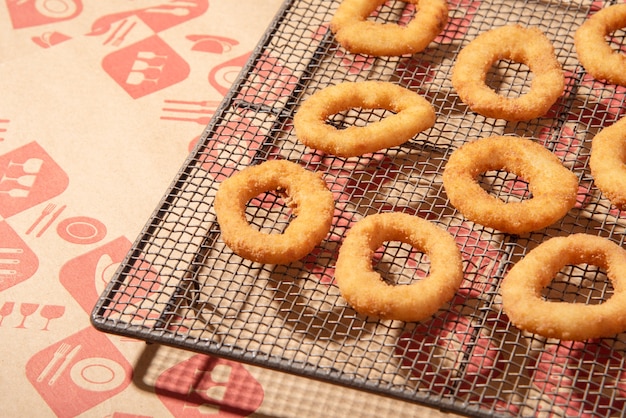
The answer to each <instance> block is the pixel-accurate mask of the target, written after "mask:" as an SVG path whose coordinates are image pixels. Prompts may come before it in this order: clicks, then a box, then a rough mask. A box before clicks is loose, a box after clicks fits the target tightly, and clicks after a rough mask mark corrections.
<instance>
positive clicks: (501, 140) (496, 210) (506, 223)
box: [443, 136, 578, 234]
mask: <svg viewBox="0 0 626 418" xmlns="http://www.w3.org/2000/svg"><path fill="white" fill-rule="evenodd" d="M492 170H504V171H507V172H510V173H513V174H515V175H517V176H518V177H520V178H522V179H523V180H525V181H527V182H528V183H529V186H528V188H529V190H530V192H531V193H532V198H531V199H525V200H522V201H520V202H509V203H505V202H504V201H503V200H501V199H499V198H497V197H495V196H492V195H490V194H489V193H488V192H487V191H486V190H485V189H483V188H482V187H481V186H480V184H479V183H478V181H477V179H478V177H479V176H480V175H481V174H483V173H485V172H487V171H492ZM443 186H444V188H445V190H446V193H447V195H448V198H449V199H450V203H451V204H452V205H453V206H454V207H456V208H457V209H458V210H459V211H460V212H461V213H463V215H465V217H467V218H468V219H470V220H472V221H473V222H477V223H479V224H482V225H484V226H488V227H490V228H494V229H497V230H500V231H502V232H506V233H510V234H523V233H526V232H530V231H535V230H538V229H541V228H544V227H546V226H549V225H551V224H553V223H554V222H556V221H558V220H559V219H561V218H562V217H563V216H565V214H566V213H567V212H568V211H569V210H570V209H571V208H572V207H573V206H574V204H575V203H576V193H577V191H578V178H577V177H576V175H574V173H572V172H571V171H569V170H568V169H567V168H565V167H564V166H563V165H562V164H561V162H560V160H559V159H558V158H557V157H556V156H555V155H554V154H552V153H551V152H550V151H548V150H547V149H546V148H545V147H543V146H541V145H540V144H537V143H535V142H533V141H532V140H530V139H526V138H519V137H512V136H493V137H488V138H483V139H479V140H477V141H474V142H469V143H467V144H465V145H463V146H461V147H460V148H459V149H457V150H456V151H454V152H453V153H452V155H451V156H450V158H449V160H448V163H447V164H446V167H445V169H444V172H443Z"/></svg>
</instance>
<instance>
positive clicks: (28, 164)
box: [8, 158, 43, 174]
mask: <svg viewBox="0 0 626 418" xmlns="http://www.w3.org/2000/svg"><path fill="white" fill-rule="evenodd" d="M42 165H43V160H42V159H40V158H29V159H27V160H26V161H24V162H23V163H16V162H13V161H9V165H8V168H11V167H14V166H21V167H22V171H23V172H24V173H26V174H37V173H39V171H40V170H41V166H42Z"/></svg>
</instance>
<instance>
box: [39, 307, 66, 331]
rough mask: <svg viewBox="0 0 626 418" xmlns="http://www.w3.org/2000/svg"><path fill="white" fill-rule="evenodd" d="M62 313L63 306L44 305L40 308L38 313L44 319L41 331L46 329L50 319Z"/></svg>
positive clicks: (60, 315)
mask: <svg viewBox="0 0 626 418" xmlns="http://www.w3.org/2000/svg"><path fill="white" fill-rule="evenodd" d="M64 313H65V306H61V305H44V307H43V308H41V312H39V315H41V317H42V318H45V319H46V325H45V326H44V327H43V328H42V331H48V325H50V321H51V320H53V319H56V318H60V317H62V316H63V314H64Z"/></svg>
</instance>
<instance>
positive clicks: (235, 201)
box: [214, 160, 334, 264]
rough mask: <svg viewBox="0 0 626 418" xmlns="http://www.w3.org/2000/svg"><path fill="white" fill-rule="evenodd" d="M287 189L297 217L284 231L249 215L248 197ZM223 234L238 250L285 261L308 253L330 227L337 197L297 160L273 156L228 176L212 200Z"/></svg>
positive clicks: (251, 256) (276, 261)
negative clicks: (258, 224) (261, 225)
mask: <svg viewBox="0 0 626 418" xmlns="http://www.w3.org/2000/svg"><path fill="white" fill-rule="evenodd" d="M277 189H280V190H284V192H285V193H286V194H287V196H288V197H289V198H290V201H289V204H290V206H295V209H294V213H296V214H297V216H296V217H295V219H293V220H291V222H290V224H289V226H288V227H287V228H286V229H285V231H284V232H283V233H282V234H267V233H264V232H261V231H259V230H257V229H255V228H253V227H252V226H251V225H250V224H249V223H248V221H247V219H246V205H247V203H248V201H250V199H252V198H253V197H256V196H258V195H259V194H260V193H263V192H267V191H270V190H277ZM214 208H215V213H216V215H217V221H218V223H219V225H220V229H221V233H222V235H221V236H222V239H223V240H224V242H225V243H226V245H228V246H229V247H230V248H231V249H232V250H233V251H234V252H235V253H236V254H238V255H240V256H241V257H244V258H246V259H249V260H252V261H256V262H259V263H267V264H286V263H290V262H292V261H295V260H298V259H300V258H302V257H304V256H305V255H307V254H308V253H309V252H311V250H313V248H314V247H315V246H316V245H318V244H319V243H320V242H321V241H322V240H323V239H324V237H325V236H326V235H327V234H328V232H329V231H330V225H331V222H332V218H333V211H334V200H333V196H332V193H331V192H330V191H329V190H328V188H327V186H326V183H325V182H324V180H323V179H322V178H321V177H320V176H318V175H317V174H316V173H313V172H310V171H307V170H305V169H304V168H303V167H301V166H299V165H298V164H296V163H292V162H289V161H280V160H269V161H266V162H264V163H262V164H260V165H257V166H251V167H247V168H245V169H243V170H241V171H239V172H237V173H235V174H234V175H232V176H231V177H229V178H227V179H226V180H224V181H223V182H222V183H221V184H220V187H219V190H218V191H217V194H216V195H215V203H214Z"/></svg>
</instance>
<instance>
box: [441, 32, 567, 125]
mask: <svg viewBox="0 0 626 418" xmlns="http://www.w3.org/2000/svg"><path fill="white" fill-rule="evenodd" d="M501 59H508V60H512V61H515V62H520V63H523V64H525V65H527V66H528V67H529V68H530V71H531V72H532V73H533V79H532V82H531V85H530V90H529V91H528V92H527V93H526V94H522V95H520V96H518V97H515V98H509V97H505V96H503V95H500V94H498V93H497V92H496V91H495V90H493V89H491V88H490V87H489V86H487V84H486V78H487V73H488V71H489V69H490V68H491V66H492V65H493V64H494V63H495V62H496V61H498V60H501ZM452 85H453V87H454V88H455V89H456V91H457V93H458V94H459V97H460V98H461V100H462V101H463V102H464V103H465V104H467V105H468V106H469V108H470V109H472V110H473V111H474V112H477V113H479V114H481V115H483V116H486V117H490V118H496V119H505V120H508V121H520V120H530V119H533V118H537V117H540V116H543V115H544V114H545V113H546V112H547V111H548V110H549V109H550V107H551V106H552V105H553V104H554V103H555V102H556V100H557V99H558V98H559V96H560V95H561V94H562V93H563V90H564V89H565V77H564V75H563V70H562V68H561V65H560V64H559V62H558V61H557V59H556V56H555V55H554V48H553V47H552V44H551V43H550V41H549V40H548V39H547V38H546V37H545V35H544V34H543V33H542V32H541V31H540V30H539V29H537V28H524V27H522V26H519V25H513V26H504V27H500V28H497V29H492V30H490V31H488V32H485V33H482V34H481V35H478V36H477V37H476V38H475V39H474V40H472V41H471V42H470V43H469V44H468V45H467V46H465V47H464V48H463V49H462V50H461V52H460V53H459V55H458V57H457V61H456V64H455V65H454V69H453V72H452Z"/></svg>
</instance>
